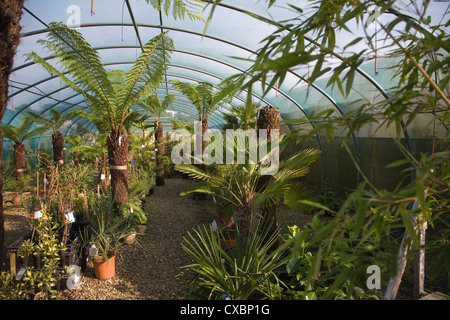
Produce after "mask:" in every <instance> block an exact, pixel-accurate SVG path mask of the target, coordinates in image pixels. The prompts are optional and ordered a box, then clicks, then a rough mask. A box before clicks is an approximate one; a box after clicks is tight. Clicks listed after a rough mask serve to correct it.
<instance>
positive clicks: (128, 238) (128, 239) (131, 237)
mask: <svg viewBox="0 0 450 320" xmlns="http://www.w3.org/2000/svg"><path fill="white" fill-rule="evenodd" d="M135 241H136V233H130V234H128V235H126V236H125V237H124V238H123V242H124V243H126V244H133V243H134V242H135Z"/></svg>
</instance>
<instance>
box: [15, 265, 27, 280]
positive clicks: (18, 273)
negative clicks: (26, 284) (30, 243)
mask: <svg viewBox="0 0 450 320" xmlns="http://www.w3.org/2000/svg"><path fill="white" fill-rule="evenodd" d="M24 274H25V268H20V269H19V272H17V275H16V281H20V279H22V277H23V275H24Z"/></svg>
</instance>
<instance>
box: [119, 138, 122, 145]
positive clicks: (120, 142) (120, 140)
mask: <svg viewBox="0 0 450 320" xmlns="http://www.w3.org/2000/svg"><path fill="white" fill-rule="evenodd" d="M121 145H122V137H119V146H121Z"/></svg>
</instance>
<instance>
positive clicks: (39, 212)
mask: <svg viewBox="0 0 450 320" xmlns="http://www.w3.org/2000/svg"><path fill="white" fill-rule="evenodd" d="M39 218H42V212H41V211H35V212H34V219H39Z"/></svg>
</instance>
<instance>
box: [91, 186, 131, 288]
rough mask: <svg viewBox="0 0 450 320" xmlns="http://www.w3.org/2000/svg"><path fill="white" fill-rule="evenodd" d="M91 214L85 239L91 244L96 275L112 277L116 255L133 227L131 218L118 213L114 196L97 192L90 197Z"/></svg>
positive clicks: (104, 277)
mask: <svg viewBox="0 0 450 320" xmlns="http://www.w3.org/2000/svg"><path fill="white" fill-rule="evenodd" d="M89 215H90V216H91V221H90V222H91V224H90V228H89V229H88V230H87V233H85V235H84V236H83V238H84V239H83V240H84V242H85V244H88V245H90V250H89V255H90V257H91V259H92V261H93V264H94V272H95V277H96V278H97V279H100V280H107V279H111V278H112V277H114V275H115V256H116V253H117V251H118V249H119V247H120V246H121V245H122V243H123V242H122V239H123V238H124V237H125V236H126V235H127V234H128V233H129V231H130V229H131V224H130V221H131V219H129V217H121V216H120V214H118V213H116V211H115V210H114V201H113V199H112V197H110V196H102V195H97V194H92V195H91V197H90V198H89Z"/></svg>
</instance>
